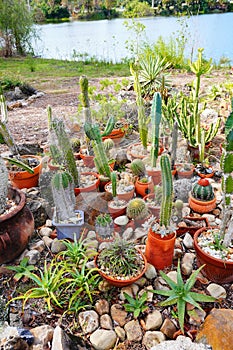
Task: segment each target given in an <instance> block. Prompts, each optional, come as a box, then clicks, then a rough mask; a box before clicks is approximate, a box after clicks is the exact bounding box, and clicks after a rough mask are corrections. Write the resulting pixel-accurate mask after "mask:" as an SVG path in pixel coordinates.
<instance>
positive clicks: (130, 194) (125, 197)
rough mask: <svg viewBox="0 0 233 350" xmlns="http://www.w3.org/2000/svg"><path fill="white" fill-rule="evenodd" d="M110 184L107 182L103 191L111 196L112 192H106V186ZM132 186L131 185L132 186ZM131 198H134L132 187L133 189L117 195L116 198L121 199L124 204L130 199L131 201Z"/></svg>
mask: <svg viewBox="0 0 233 350" xmlns="http://www.w3.org/2000/svg"><path fill="white" fill-rule="evenodd" d="M110 183H111V182H108V183H107V184H106V185H105V186H104V189H105V192H107V193H111V194H112V192H111V191H109V190H108V185H109V184H110ZM132 185H133V184H132ZM133 196H134V187H133V189H132V190H131V191H129V192H125V193H119V194H117V198H118V199H123V200H125V201H126V202H128V201H130V199H132V198H133Z"/></svg>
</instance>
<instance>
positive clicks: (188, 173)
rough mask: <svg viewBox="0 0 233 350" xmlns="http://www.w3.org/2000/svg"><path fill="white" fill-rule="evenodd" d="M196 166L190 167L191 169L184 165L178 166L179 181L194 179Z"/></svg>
mask: <svg viewBox="0 0 233 350" xmlns="http://www.w3.org/2000/svg"><path fill="white" fill-rule="evenodd" d="M194 168H195V167H194V165H193V164H191V165H190V169H185V168H184V164H176V174H177V176H178V178H179V179H191V178H192V177H193V171H194Z"/></svg>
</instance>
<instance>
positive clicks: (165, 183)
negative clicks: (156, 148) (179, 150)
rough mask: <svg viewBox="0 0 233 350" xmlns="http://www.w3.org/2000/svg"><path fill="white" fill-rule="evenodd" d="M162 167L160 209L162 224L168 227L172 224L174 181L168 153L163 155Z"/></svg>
mask: <svg viewBox="0 0 233 350" xmlns="http://www.w3.org/2000/svg"><path fill="white" fill-rule="evenodd" d="M160 167H161V174H162V204H161V209H160V226H164V227H168V226H169V225H170V220H171V214H172V198H173V183H172V173H171V163H170V158H169V156H168V155H167V154H162V155H161V157H160Z"/></svg>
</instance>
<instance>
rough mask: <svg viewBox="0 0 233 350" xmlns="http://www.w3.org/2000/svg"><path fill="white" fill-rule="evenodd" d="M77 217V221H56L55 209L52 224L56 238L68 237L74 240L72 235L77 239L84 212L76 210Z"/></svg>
mask: <svg viewBox="0 0 233 350" xmlns="http://www.w3.org/2000/svg"><path fill="white" fill-rule="evenodd" d="M75 213H77V217H79V221H78V222H77V223H76V224H74V223H58V222H57V220H56V211H55V212H54V216H53V222H52V223H53V225H54V226H55V227H56V231H57V238H58V239H69V240H74V235H75V236H76V238H77V240H78V239H79V237H80V232H81V229H82V227H83V224H84V212H83V211H82V210H76V211H75Z"/></svg>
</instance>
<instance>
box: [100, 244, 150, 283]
mask: <svg viewBox="0 0 233 350" xmlns="http://www.w3.org/2000/svg"><path fill="white" fill-rule="evenodd" d="M139 253H140V254H141V256H142V258H143V260H144V268H143V270H142V271H140V272H139V273H138V275H137V276H134V277H132V278H129V279H124V280H121V279H116V278H114V277H111V276H109V275H106V274H105V273H104V272H103V271H101V269H100V268H99V266H98V255H96V256H95V259H94V263H95V266H96V267H97V269H98V272H99V274H100V275H101V276H102V277H103V278H104V279H105V280H106V281H108V283H109V284H111V285H113V286H115V287H125V286H128V285H130V284H133V283H134V282H136V281H137V280H139V278H141V277H142V276H143V275H144V273H145V272H146V267H147V259H146V257H145V255H144V254H142V252H141V251H140V250H139Z"/></svg>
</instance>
